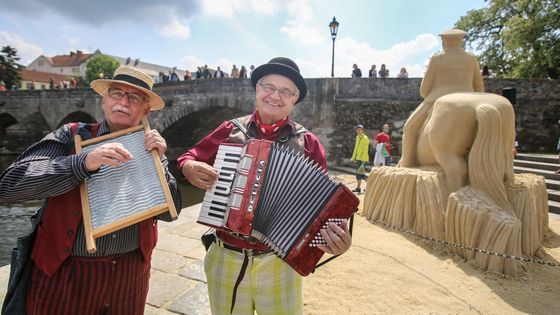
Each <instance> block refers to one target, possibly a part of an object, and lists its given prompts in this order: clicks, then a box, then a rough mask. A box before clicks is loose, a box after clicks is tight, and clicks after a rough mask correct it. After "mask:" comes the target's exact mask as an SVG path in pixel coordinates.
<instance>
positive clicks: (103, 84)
mask: <svg viewBox="0 0 560 315" xmlns="http://www.w3.org/2000/svg"><path fill="white" fill-rule="evenodd" d="M113 83H120V84H124V85H128V86H131V87H133V88H137V89H139V90H140V91H142V92H144V93H146V96H148V104H149V105H150V109H151V110H159V109H162V108H163V106H164V105H165V103H164V102H163V100H162V99H161V97H159V96H158V95H157V94H156V93H154V92H152V87H153V85H154V81H153V80H152V78H151V77H150V76H149V75H147V74H146V73H144V72H142V71H140V70H138V69H136V68H132V67H127V66H121V67H119V68H118V69H117V70H115V75H114V76H113V79H99V80H95V81H93V82H91V85H90V86H91V88H92V89H93V90H94V91H95V92H97V93H99V94H100V95H103V96H105V95H107V92H108V91H109V88H110V87H111V84H113Z"/></svg>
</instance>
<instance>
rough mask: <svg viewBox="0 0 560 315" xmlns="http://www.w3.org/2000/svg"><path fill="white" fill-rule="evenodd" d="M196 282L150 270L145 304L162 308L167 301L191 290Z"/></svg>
mask: <svg viewBox="0 0 560 315" xmlns="http://www.w3.org/2000/svg"><path fill="white" fill-rule="evenodd" d="M197 283H199V282H197V281H194V280H189V279H187V278H183V277H179V276H177V275H176V274H169V273H165V272H160V271H157V270H153V269H152V274H151V279H150V291H149V292H148V301H147V303H148V304H150V305H152V306H155V307H162V306H163V305H164V304H165V303H167V302H168V301H171V300H173V299H174V298H176V297H177V296H179V295H181V294H183V293H185V292H186V291H187V290H190V289H192V288H193V287H194V286H195V285H196V284H197Z"/></svg>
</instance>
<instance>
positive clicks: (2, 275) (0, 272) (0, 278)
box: [0, 265, 10, 304]
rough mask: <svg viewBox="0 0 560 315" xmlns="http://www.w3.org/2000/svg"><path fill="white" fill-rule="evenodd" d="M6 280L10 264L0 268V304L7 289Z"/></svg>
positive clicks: (8, 277) (8, 275) (8, 276)
mask: <svg viewBox="0 0 560 315" xmlns="http://www.w3.org/2000/svg"><path fill="white" fill-rule="evenodd" d="M8 280H10V265H6V266H3V267H1V268H0V304H2V302H4V297H6V291H7V290H8Z"/></svg>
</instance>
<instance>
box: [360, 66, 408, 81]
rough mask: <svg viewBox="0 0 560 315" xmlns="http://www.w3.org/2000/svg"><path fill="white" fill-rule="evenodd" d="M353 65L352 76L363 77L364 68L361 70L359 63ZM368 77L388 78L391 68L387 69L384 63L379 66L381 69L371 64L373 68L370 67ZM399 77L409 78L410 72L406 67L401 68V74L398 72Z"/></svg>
mask: <svg viewBox="0 0 560 315" xmlns="http://www.w3.org/2000/svg"><path fill="white" fill-rule="evenodd" d="M352 67H353V69H352V78H361V77H362V70H360V68H359V67H358V65H357V64H354V65H353V66H352ZM368 77H369V78H382V79H384V78H388V77H389V69H387V67H386V66H385V64H382V65H381V68H379V71H378V70H377V65H371V68H370V69H369V73H368ZM397 78H399V79H407V78H408V72H407V71H406V68H405V67H402V68H401V71H400V72H399V74H397Z"/></svg>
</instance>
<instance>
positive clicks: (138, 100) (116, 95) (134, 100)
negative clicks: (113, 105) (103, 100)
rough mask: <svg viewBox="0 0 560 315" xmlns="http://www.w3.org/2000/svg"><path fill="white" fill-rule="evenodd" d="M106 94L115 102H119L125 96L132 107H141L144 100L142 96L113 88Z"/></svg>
mask: <svg viewBox="0 0 560 315" xmlns="http://www.w3.org/2000/svg"><path fill="white" fill-rule="evenodd" d="M107 94H108V95H109V97H110V98H112V99H114V100H115V101H121V100H122V99H123V97H125V96H127V98H128V102H129V103H130V104H132V105H142V104H144V101H145V100H146V97H145V96H144V95H140V94H138V93H130V92H125V91H123V90H121V89H115V88H111V89H109V92H108V93H107Z"/></svg>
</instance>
